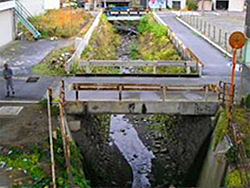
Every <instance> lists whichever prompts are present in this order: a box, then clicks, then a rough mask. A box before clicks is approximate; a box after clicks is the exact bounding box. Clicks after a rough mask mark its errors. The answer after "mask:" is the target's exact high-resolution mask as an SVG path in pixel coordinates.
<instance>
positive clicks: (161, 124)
mask: <svg viewBox="0 0 250 188" xmlns="http://www.w3.org/2000/svg"><path fill="white" fill-rule="evenodd" d="M145 120H146V121H147V122H150V123H149V126H148V130H152V131H154V130H157V131H159V132H160V133H161V135H162V136H163V138H169V136H171V130H172V127H173V126H176V125H178V121H179V118H178V117H177V116H169V115H159V114H158V115H151V116H150V117H149V118H146V119H145Z"/></svg>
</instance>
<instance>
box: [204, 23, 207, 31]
mask: <svg viewBox="0 0 250 188" xmlns="http://www.w3.org/2000/svg"><path fill="white" fill-rule="evenodd" d="M206 31H207V22H206V21H205V22H204V33H205V34H206Z"/></svg>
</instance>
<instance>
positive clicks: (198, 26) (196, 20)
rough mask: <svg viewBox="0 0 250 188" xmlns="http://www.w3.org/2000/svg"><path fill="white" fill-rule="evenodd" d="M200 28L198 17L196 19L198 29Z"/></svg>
mask: <svg viewBox="0 0 250 188" xmlns="http://www.w3.org/2000/svg"><path fill="white" fill-rule="evenodd" d="M198 28H199V18H198V17H197V19H196V29H198Z"/></svg>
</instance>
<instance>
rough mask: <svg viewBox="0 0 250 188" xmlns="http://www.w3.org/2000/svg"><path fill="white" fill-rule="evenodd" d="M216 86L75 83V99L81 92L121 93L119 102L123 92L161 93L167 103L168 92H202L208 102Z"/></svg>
mask: <svg viewBox="0 0 250 188" xmlns="http://www.w3.org/2000/svg"><path fill="white" fill-rule="evenodd" d="M214 85H215V86H216V84H210V85H164V84H161V85H157V84H116V83H102V84H96V83H73V85H72V89H73V90H74V91H75V99H76V101H78V100H79V92H80V91H119V92H118V95H119V101H122V92H123V91H156V92H161V93H162V95H163V97H162V101H166V97H167V91H171V92H185V91H188V92H201V93H205V97H204V100H205V101H206V100H207V97H208V93H209V92H213V93H215V92H217V88H216V87H214Z"/></svg>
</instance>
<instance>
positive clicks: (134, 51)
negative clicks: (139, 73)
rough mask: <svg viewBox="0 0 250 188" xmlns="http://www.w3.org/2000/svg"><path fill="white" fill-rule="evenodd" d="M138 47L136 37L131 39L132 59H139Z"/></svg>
mask: <svg viewBox="0 0 250 188" xmlns="http://www.w3.org/2000/svg"><path fill="white" fill-rule="evenodd" d="M138 53H139V52H138V47H137V45H136V42H135V39H134V40H132V41H131V43H130V56H131V59H132V60H137V59H138Z"/></svg>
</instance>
